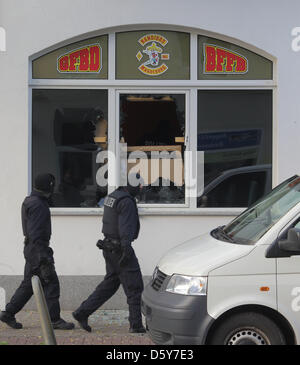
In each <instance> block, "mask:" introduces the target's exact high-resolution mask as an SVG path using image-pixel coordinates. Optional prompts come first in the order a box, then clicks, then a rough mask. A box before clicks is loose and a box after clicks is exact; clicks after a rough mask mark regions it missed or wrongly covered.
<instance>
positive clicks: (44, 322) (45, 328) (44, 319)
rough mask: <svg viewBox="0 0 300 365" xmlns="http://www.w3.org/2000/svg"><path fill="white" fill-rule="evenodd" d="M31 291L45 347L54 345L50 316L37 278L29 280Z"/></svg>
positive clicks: (54, 339)
mask: <svg viewBox="0 0 300 365" xmlns="http://www.w3.org/2000/svg"><path fill="white" fill-rule="evenodd" d="M31 283H32V289H33V293H34V297H35V301H36V305H37V308H38V312H39V315H40V320H41V327H42V332H43V337H44V341H45V344H46V345H56V344H57V343H56V338H55V334H54V331H53V327H52V323H51V320H50V315H49V311H48V307H47V303H46V299H45V295H44V290H43V288H42V284H41V282H40V279H39V278H38V276H33V277H32V279H31Z"/></svg>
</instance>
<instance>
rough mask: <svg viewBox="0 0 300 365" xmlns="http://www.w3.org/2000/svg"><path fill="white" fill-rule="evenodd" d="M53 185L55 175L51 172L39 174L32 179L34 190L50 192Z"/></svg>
mask: <svg viewBox="0 0 300 365" xmlns="http://www.w3.org/2000/svg"><path fill="white" fill-rule="evenodd" d="M54 185H55V177H54V176H53V175H52V174H39V175H38V176H37V177H36V178H35V180H34V187H35V189H36V190H39V191H42V192H43V193H46V194H48V193H52V192H53V190H54Z"/></svg>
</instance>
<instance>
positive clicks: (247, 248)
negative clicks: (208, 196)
mask: <svg viewBox="0 0 300 365" xmlns="http://www.w3.org/2000/svg"><path fill="white" fill-rule="evenodd" d="M199 219H201V218H199ZM142 311H143V314H144V316H145V318H146V324H147V330H148V333H149V335H150V337H151V339H152V340H153V341H154V343H156V344H164V345H168V344H175V345H181V344H182V345H183V344H185V345H192V344H224V345H242V344H251V345H273V344H274V345H277V344H278V345H280V344H299V343H300V177H299V176H293V177H291V178H290V179H288V180H286V181H285V182H283V183H282V184H280V185H279V186H277V187H276V188H275V189H273V190H272V191H271V192H270V193H269V194H268V195H266V196H264V197H263V198H262V199H260V200H259V201H257V202H256V203H255V204H254V205H252V206H251V207H250V208H249V209H247V210H246V211H245V212H243V213H242V214H241V215H239V216H238V217H237V218H235V219H234V220H233V221H232V222H230V223H229V224H227V226H222V227H218V228H216V229H214V230H213V231H211V232H210V233H207V234H204V235H201V236H199V237H195V238H194V239H192V240H190V241H188V242H185V243H184V244H181V245H179V246H177V247H176V248H174V249H172V250H171V251H169V252H168V253H167V254H166V255H165V256H164V257H163V258H162V259H161V260H160V262H159V264H158V266H157V267H156V268H155V271H154V273H153V278H152V280H151V282H150V283H149V284H148V285H147V286H146V288H145V290H144V292H143V295H142Z"/></svg>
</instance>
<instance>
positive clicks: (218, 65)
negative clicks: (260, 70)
mask: <svg viewBox="0 0 300 365" xmlns="http://www.w3.org/2000/svg"><path fill="white" fill-rule="evenodd" d="M246 72H248V60H247V58H246V57H244V56H242V55H240V54H238V53H236V52H232V51H230V50H228V49H226V48H221V47H219V46H215V45H210V44H204V73H209V74H214V73H215V74H220V73H221V74H227V73H228V74H235V73H237V74H241V73H246Z"/></svg>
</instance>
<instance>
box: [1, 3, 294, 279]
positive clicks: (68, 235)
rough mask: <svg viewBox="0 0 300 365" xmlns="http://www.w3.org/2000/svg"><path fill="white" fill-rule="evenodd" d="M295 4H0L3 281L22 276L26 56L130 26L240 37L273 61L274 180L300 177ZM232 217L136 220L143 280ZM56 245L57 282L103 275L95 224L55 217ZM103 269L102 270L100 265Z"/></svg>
mask: <svg viewBox="0 0 300 365" xmlns="http://www.w3.org/2000/svg"><path fill="white" fill-rule="evenodd" d="M299 13H300V2H299V0H289V1H288V2H283V1H281V0H252V1H248V0H247V1H246V0H242V1H241V0H226V1H223V0H210V1H206V0H186V1H182V0H152V1H151V2H149V1H146V0H126V1H124V0H111V1H104V0H85V1H82V0H72V1H71V0H52V1H51V2H50V1H46V0H26V1H21V0H0V27H4V29H5V30H6V52H0V153H1V155H0V164H1V174H0V206H1V209H0V227H1V229H0V275H21V274H22V272H23V263H24V259H23V257H22V252H21V250H20V247H21V245H22V232H21V225H20V206H21V203H22V200H23V199H24V196H25V195H26V194H27V192H28V173H29V168H28V162H29V161H28V137H29V133H28V132H29V131H28V112H29V102H28V69H29V62H28V58H29V57H30V56H31V55H33V54H35V53H37V52H39V51H41V50H43V49H45V48H48V47H50V46H52V45H55V44H57V43H59V42H62V41H65V40H66V39H69V38H73V37H76V36H79V35H81V34H84V33H89V32H93V31H97V30H99V29H103V28H107V27H115V26H123V25H131V24H174V25H178V26H185V27H193V28H198V29H199V31H200V30H201V29H202V30H205V31H211V32H215V33H219V34H223V35H226V36H229V37H233V38H236V39H239V40H241V41H243V42H246V43H248V44H250V45H253V46H255V47H258V48H260V49H262V50H264V51H266V52H268V53H270V54H271V55H273V56H274V57H276V58H277V60H278V62H277V66H278V93H277V98H278V102H277V104H276V114H275V119H277V123H278V130H277V136H278V139H277V142H278V159H277V157H276V156H275V166H274V167H275V169H276V171H277V174H278V180H277V182H280V181H282V180H283V179H284V178H286V177H288V176H290V175H292V174H294V173H295V172H297V171H299V170H300V169H299V167H298V155H299V141H300V137H299V136H300V103H299V101H298V99H299V96H298V95H299V88H300V86H299V85H300V72H299V66H300V52H298V53H297V52H294V51H293V50H292V48H291V43H292V36H291V31H292V29H293V28H294V27H296V26H300V21H299ZM229 218H230V217H223V218H222V217H219V218H213V217H209V216H208V217H203V216H198V217H197V216H193V217H180V216H177V217H172V218H168V217H166V216H164V217H162V218H159V217H157V216H156V217H152V216H143V217H142V231H141V237H140V239H139V241H138V243H137V244H136V245H135V247H136V252H137V255H138V257H139V258H140V262H141V266H142V269H143V272H144V274H146V275H150V274H151V273H152V270H153V267H154V265H155V263H156V262H157V260H158V258H159V257H160V255H161V250H167V249H168V248H169V247H171V246H174V245H175V244H177V243H180V242H182V241H183V240H184V238H185V237H193V236H195V235H196V234H197V233H198V232H200V233H201V232H204V231H207V230H208V229H209V228H211V227H214V226H216V225H217V224H221V223H223V222H224V223H225V221H228V219H229ZM53 231H54V234H53V246H54V249H55V251H56V263H57V269H58V272H59V273H60V274H64V275H96V274H98V273H101V274H103V273H104V265H103V259H102V258H101V257H100V258H99V255H98V252H97V251H96V248H95V241H96V240H97V238H98V236H99V233H100V217H95V216H84V217H82V216H81V217H78V216H77V217H74V216H65V217H62V216H55V217H54V218H53ZM99 262H100V264H99Z"/></svg>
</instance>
